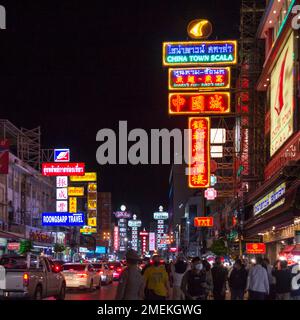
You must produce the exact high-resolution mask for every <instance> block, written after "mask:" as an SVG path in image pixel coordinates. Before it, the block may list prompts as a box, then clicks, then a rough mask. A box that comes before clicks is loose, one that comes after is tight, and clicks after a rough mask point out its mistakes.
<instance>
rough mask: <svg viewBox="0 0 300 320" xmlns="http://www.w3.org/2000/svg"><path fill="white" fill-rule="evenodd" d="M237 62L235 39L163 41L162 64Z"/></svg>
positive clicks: (223, 63) (211, 64)
mask: <svg viewBox="0 0 300 320" xmlns="http://www.w3.org/2000/svg"><path fill="white" fill-rule="evenodd" d="M236 62H237V42H236V41H231V40H228V41H201V42H200V41H186V42H165V43H163V65H164V66H185V65H198V66H199V65H209V66H213V65H232V64H236Z"/></svg>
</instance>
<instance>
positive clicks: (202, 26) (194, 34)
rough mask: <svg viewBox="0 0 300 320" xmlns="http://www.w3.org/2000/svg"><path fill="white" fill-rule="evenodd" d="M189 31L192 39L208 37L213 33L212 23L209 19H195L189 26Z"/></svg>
mask: <svg viewBox="0 0 300 320" xmlns="http://www.w3.org/2000/svg"><path fill="white" fill-rule="evenodd" d="M187 33H188V35H189V37H190V38H192V39H207V38H208V37H209V36H210V35H211V34H212V25H211V23H210V22H209V21H208V20H202V19H197V20H193V21H191V22H190V23H189V25H188V27H187Z"/></svg>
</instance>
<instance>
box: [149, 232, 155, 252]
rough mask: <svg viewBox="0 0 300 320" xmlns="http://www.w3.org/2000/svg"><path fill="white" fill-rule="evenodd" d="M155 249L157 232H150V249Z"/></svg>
mask: <svg viewBox="0 0 300 320" xmlns="http://www.w3.org/2000/svg"><path fill="white" fill-rule="evenodd" d="M154 250H155V232H150V233H149V251H154Z"/></svg>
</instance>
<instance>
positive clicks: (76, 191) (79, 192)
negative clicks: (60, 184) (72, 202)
mask: <svg viewBox="0 0 300 320" xmlns="http://www.w3.org/2000/svg"><path fill="white" fill-rule="evenodd" d="M68 196H72V197H81V196H84V187H69V188H68Z"/></svg>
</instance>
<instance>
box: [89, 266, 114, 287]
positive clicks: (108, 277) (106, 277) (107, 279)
mask: <svg viewBox="0 0 300 320" xmlns="http://www.w3.org/2000/svg"><path fill="white" fill-rule="evenodd" d="M93 266H94V268H95V270H96V271H97V272H98V273H99V274H100V277H101V282H102V283H103V284H106V285H108V284H109V283H112V281H113V270H111V269H110V268H109V267H108V265H107V264H106V263H103V262H98V263H94V264H93Z"/></svg>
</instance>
